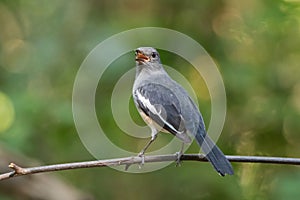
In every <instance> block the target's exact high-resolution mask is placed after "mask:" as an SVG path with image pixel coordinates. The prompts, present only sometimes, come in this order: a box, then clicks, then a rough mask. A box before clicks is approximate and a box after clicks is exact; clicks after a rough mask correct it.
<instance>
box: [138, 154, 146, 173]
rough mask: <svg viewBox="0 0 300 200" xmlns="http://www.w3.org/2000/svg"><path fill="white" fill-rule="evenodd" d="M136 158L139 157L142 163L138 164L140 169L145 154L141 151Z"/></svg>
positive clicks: (143, 162)
mask: <svg viewBox="0 0 300 200" xmlns="http://www.w3.org/2000/svg"><path fill="white" fill-rule="evenodd" d="M138 157H141V159H142V161H141V163H140V164H139V168H140V169H141V168H142V166H143V165H144V164H145V154H144V152H143V151H141V152H140V153H139V154H138Z"/></svg>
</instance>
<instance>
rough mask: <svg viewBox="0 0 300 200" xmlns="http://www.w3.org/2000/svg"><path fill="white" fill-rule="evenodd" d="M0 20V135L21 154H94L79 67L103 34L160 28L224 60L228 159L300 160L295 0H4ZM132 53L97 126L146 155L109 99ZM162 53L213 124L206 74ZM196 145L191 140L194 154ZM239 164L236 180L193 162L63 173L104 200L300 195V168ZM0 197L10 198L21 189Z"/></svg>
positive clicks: (223, 143) (299, 30) (111, 75)
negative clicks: (80, 129) (78, 115)
mask: <svg viewBox="0 0 300 200" xmlns="http://www.w3.org/2000/svg"><path fill="white" fill-rule="evenodd" d="M0 25H1V31H0V139H1V140H2V141H4V142H5V143H7V144H8V145H9V146H11V147H12V148H14V149H15V150H16V151H20V152H23V153H25V154H27V155H28V156H31V157H34V158H36V159H39V160H41V161H42V162H44V163H48V164H50V163H60V162H70V161H79V160H90V159H93V158H92V156H91V155H90V154H89V153H88V152H87V150H86V149H85V148H84V146H83V144H82V143H81V142H80V139H79V137H78V135H77V133H76V129H75V126H74V122H73V118H72V87H73V82H74V79H75V76H76V72H77V70H78V69H79V67H80V64H81V63H82V61H83V60H84V58H85V57H86V56H87V54H88V53H89V52H90V51H91V50H92V49H93V48H94V47H95V46H96V45H97V44H98V43H99V42H101V41H103V40H104V39H106V38H107V37H109V36H111V35H113V34H116V33H119V32H121V31H125V30H128V29H131V28H135V27H143V26H158V27H165V28H171V29H174V30H177V31H180V32H183V33H185V34H187V35H189V36H191V37H192V38H194V39H195V40H197V41H198V42H199V43H200V44H202V45H203V46H204V48H205V49H206V50H207V51H208V52H209V54H210V55H211V56H212V57H213V58H214V59H215V62H216V63H217V64H218V66H219V70H220V71H221V74H222V76H223V79H224V82H225V87H226V92H227V101H228V103H227V105H228V110H227V119H226V123H225V128H224V131H223V134H222V136H221V137H220V140H219V142H218V145H219V146H220V147H221V149H222V150H223V151H224V152H225V153H226V154H233V155H268V156H271V155H272V156H288V157H299V156H300V148H299V143H300V134H299V132H300V125H299V119H300V66H299V60H300V38H299V37H300V1H298V0H286V1H281V0H261V1H259V0H246V1H237V0H227V1H225V0H213V1H209V0H202V1H196V0H192V1H170V0H164V1H158V0H154V1H145V2H142V1H137V0H129V1H121V0H115V1H109V0H100V1H96V0H89V1H83V0H72V1H59V0H54V1H46V0H40V1H25V0H15V1H9V0H2V1H0ZM154 37H155V36H154ZM149 40H151V38H149ZM132 56H133V54H130V55H129V54H128V55H125V58H120V59H122V62H121V60H119V61H116V62H114V63H112V66H111V67H110V68H109V70H108V71H107V72H105V73H106V74H107V76H104V78H103V80H100V83H101V85H102V88H104V89H102V90H100V89H99V91H97V98H96V99H97V105H96V107H97V112H98V113H101V116H103V118H101V120H103V121H101V122H100V123H101V124H103V125H104V126H105V127H104V128H105V129H106V130H109V131H110V132H111V133H112V134H111V135H110V136H109V137H110V138H111V139H112V140H114V141H116V143H118V145H120V146H122V147H126V146H128V149H130V148H131V149H130V150H134V151H138V149H140V147H141V146H138V147H136V145H135V142H138V140H134V141H133V140H130V141H129V140H125V139H124V138H126V137H127V136H126V135H125V134H122V132H121V130H120V129H119V128H118V127H117V126H116V124H115V122H114V120H113V118H112V114H111V111H110V106H108V105H110V96H111V92H112V89H113V85H114V84H115V82H116V81H117V80H118V78H119V77H120V76H121V75H122V74H123V73H125V72H126V71H127V70H129V69H130V68H131V67H133V66H134V61H133V59H132ZM162 58H163V61H164V63H165V64H167V65H169V66H176V69H177V70H178V71H180V72H182V73H183V74H185V76H186V77H187V78H188V79H189V80H190V81H191V84H192V85H193V87H194V88H196V91H198V92H199V93H198V92H197V95H198V99H199V104H200V107H201V111H202V113H203V116H204V118H205V121H206V122H207V123H208V119H209V116H210V100H209V98H208V97H209V96H208V93H207V90H206V87H205V85H203V84H204V83H203V81H202V80H201V79H200V78H199V77H197V76H195V75H194V74H195V73H193V69H192V67H185V68H182V67H181V68H180V63H182V62H183V61H181V60H180V58H177V59H176V58H175V59H173V58H172V55H170V54H167V53H166V52H162ZM124 66H125V67H124ZM105 77H107V78H105ZM100 93H101V99H100V98H99V94H100ZM103 97H106V98H103ZM120 103H122V101H120ZM125 103H128V102H125ZM131 104H132V102H131ZM130 108H132V109H131V110H132V111H131V114H132V115H133V118H134V120H135V121H137V123H142V122H141V121H140V118H139V117H138V116H137V113H136V111H135V110H134V107H133V106H132V105H130ZM99 120H100V119H99ZM122 135H123V136H122ZM124 135H125V136H124ZM161 137H171V136H161ZM123 139H124V140H123ZM141 142H142V143H141V144H144V140H142V141H141ZM197 151H198V148H197V146H195V145H193V146H192V147H191V149H190V150H189V152H197ZM234 168H235V172H236V174H235V176H232V177H225V178H221V177H219V176H217V174H216V173H215V171H214V170H213V169H212V168H211V166H210V165H209V164H205V163H193V162H184V163H183V166H181V167H179V168H175V167H174V166H173V165H171V166H169V167H167V168H165V169H162V170H159V171H155V172H152V173H148V174H126V173H121V172H118V171H115V170H113V169H109V168H107V169H83V170H73V171H66V172H60V174H61V175H62V176H64V177H65V178H66V179H69V180H70V182H72V183H74V185H75V186H78V187H80V188H82V189H83V190H85V191H86V192H90V193H91V194H93V195H95V196H96V197H97V199H101V198H106V199H153V198H155V199H183V198H189V199H220V198H222V199H283V198H285V199H297V198H298V197H299V196H300V191H299V189H298V187H299V184H300V182H299V176H300V171H299V168H297V167H290V166H274V165H265V164H234ZM170 180H171V181H170ZM2 197H3V199H13V194H12V195H11V197H8V196H7V194H6V196H4V195H3V196H2V195H1V194H0V199H2Z"/></svg>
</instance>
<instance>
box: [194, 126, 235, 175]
mask: <svg viewBox="0 0 300 200" xmlns="http://www.w3.org/2000/svg"><path fill="white" fill-rule="evenodd" d="M195 138H196V141H197V143H198V144H199V146H201V148H202V151H203V152H204V153H205V155H206V158H207V159H208V161H209V162H210V163H211V164H212V166H213V167H214V168H215V170H216V171H217V172H218V173H219V174H220V175H221V176H225V174H230V175H233V169H232V166H231V164H230V162H229V161H228V160H227V158H226V157H225V155H224V154H223V152H222V151H221V150H220V149H219V148H218V147H217V145H216V144H215V143H214V142H213V141H212V139H210V137H209V136H208V135H207V134H206V132H205V130H204V129H203V128H201V127H199V129H198V131H197V133H196V136H195Z"/></svg>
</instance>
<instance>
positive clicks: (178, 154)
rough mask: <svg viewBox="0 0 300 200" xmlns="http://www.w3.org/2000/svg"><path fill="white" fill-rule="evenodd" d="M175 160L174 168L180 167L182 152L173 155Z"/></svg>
mask: <svg viewBox="0 0 300 200" xmlns="http://www.w3.org/2000/svg"><path fill="white" fill-rule="evenodd" d="M175 155H176V157H177V159H176V165H175V166H176V167H180V166H181V159H180V158H181V156H182V151H179V152H176V153H175Z"/></svg>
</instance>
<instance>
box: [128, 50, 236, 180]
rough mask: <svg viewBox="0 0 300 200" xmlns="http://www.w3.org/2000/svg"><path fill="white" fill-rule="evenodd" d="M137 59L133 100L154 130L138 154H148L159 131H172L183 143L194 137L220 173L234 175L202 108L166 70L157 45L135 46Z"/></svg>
mask: <svg viewBox="0 0 300 200" xmlns="http://www.w3.org/2000/svg"><path fill="white" fill-rule="evenodd" d="M135 61H136V74H135V80H134V84H133V88H132V96H133V101H134V104H135V106H136V108H137V110H138V112H139V114H140V115H141V117H142V119H143V120H144V121H145V123H146V124H147V125H148V126H149V127H150V129H151V139H150V140H149V142H148V143H147V144H146V146H145V147H144V148H143V149H142V151H141V152H140V153H139V154H138V155H139V156H141V157H143V156H144V154H145V152H146V150H147V148H148V147H149V146H150V145H151V144H152V142H153V141H154V140H155V139H156V138H157V134H158V133H159V132H167V133H171V134H172V135H174V136H176V137H177V138H178V139H180V140H181V141H182V142H183V144H185V143H191V142H192V139H191V137H192V138H193V137H194V138H195V139H196V141H197V143H198V145H199V146H200V147H201V148H202V151H203V152H204V153H205V156H206V158H207V160H208V161H209V162H210V163H211V164H212V166H213V167H214V169H215V170H216V171H217V172H218V173H219V175H221V176H225V175H226V174H229V175H233V174H234V172H233V168H232V165H231V163H230V162H229V161H228V159H227V158H226V157H225V155H224V154H223V152H222V151H221V150H220V149H219V147H218V146H217V145H216V144H215V143H214V142H213V140H212V139H211V138H210V137H209V136H208V134H207V132H206V129H205V125H204V121H203V118H202V115H201V113H200V111H199V109H198V107H197V106H196V104H195V103H194V102H193V100H192V99H191V97H190V96H189V94H188V93H187V91H186V90H185V89H184V88H183V87H182V86H181V85H179V84H178V83H177V82H176V81H174V80H173V79H172V78H171V77H170V76H169V75H168V73H167V72H166V71H165V70H164V68H163V65H162V63H161V59H160V55H159V53H158V51H157V50H156V49H155V48H153V47H139V48H137V49H135ZM182 150H183V148H181V151H180V154H179V157H178V159H180V156H181V155H182Z"/></svg>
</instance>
